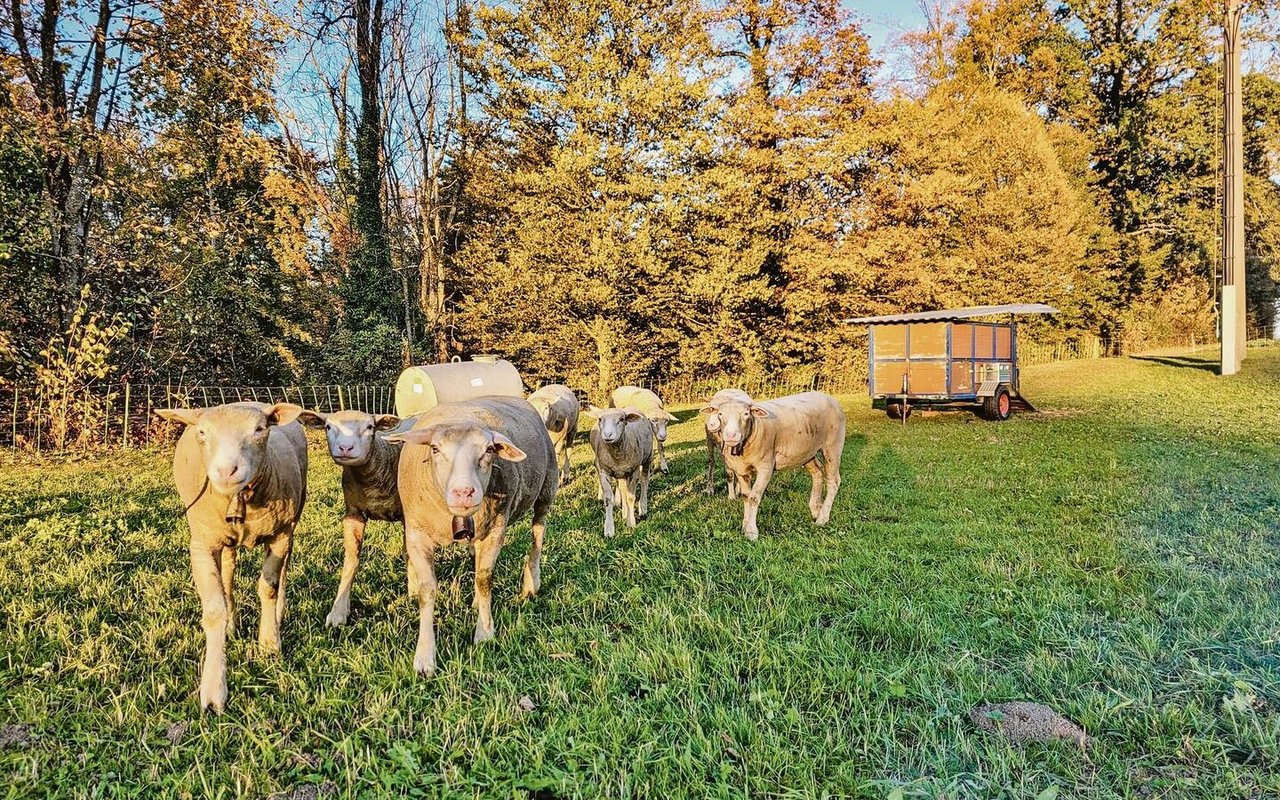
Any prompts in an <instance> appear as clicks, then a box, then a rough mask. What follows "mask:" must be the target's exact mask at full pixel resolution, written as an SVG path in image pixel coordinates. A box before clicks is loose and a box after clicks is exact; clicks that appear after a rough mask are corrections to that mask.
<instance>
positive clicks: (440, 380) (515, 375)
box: [396, 358, 524, 417]
mask: <svg viewBox="0 0 1280 800" xmlns="http://www.w3.org/2000/svg"><path fill="white" fill-rule="evenodd" d="M489 394H498V395H506V396H507V397H524V382H523V381H521V380H520V373H519V372H517V371H516V368H515V365H514V364H512V363H511V362H510V361H505V360H503V359H500V358H499V359H494V360H493V361H492V362H487V361H451V362H449V363H448V364H424V365H423V366H420V367H409V368H408V369H406V370H405V371H404V372H401V373H400V378H399V379H398V380H397V381H396V414H397V415H398V416H401V417H407V416H410V415H412V414H421V413H422V412H424V411H429V410H431V409H433V408H435V407H436V406H438V405H440V404H441V403H452V402H456V401H458V400H470V399H471V398H473V397H483V396H484V395H489Z"/></svg>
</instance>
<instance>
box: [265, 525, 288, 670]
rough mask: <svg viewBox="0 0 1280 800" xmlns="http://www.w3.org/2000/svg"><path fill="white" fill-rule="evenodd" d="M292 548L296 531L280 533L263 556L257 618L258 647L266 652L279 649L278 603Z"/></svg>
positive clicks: (269, 543) (281, 599) (280, 598)
mask: <svg viewBox="0 0 1280 800" xmlns="http://www.w3.org/2000/svg"><path fill="white" fill-rule="evenodd" d="M292 549H293V532H292V531H287V532H285V533H281V534H278V535H277V536H276V537H275V538H274V539H272V540H271V541H270V542H268V543H267V545H266V551H267V552H266V555H265V556H264V557H263V559H262V574H261V575H260V576H258V599H259V600H260V601H261V602H262V613H261V614H260V615H259V617H258V647H260V648H262V651H263V652H266V653H278V652H280V613H279V608H278V606H277V604H278V603H281V601H283V599H284V598H283V596H282V595H281V591H280V590H281V589H282V588H283V580H282V577H283V575H284V570H285V566H286V564H288V561H289V551H290V550H292Z"/></svg>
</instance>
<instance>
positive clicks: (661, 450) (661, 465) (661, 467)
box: [654, 437, 667, 474]
mask: <svg viewBox="0 0 1280 800" xmlns="http://www.w3.org/2000/svg"><path fill="white" fill-rule="evenodd" d="M654 438H655V439H657V437H654ZM657 441H658V471H659V472H661V473H663V474H665V473H666V471H667V448H666V446H665V445H664V444H663V443H662V440H661V439H657Z"/></svg>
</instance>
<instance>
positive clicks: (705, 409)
mask: <svg viewBox="0 0 1280 800" xmlns="http://www.w3.org/2000/svg"><path fill="white" fill-rule="evenodd" d="M719 410H720V407H719V406H711V405H706V406H703V407H702V408H700V409H698V413H699V414H714V413H716V412H717V411H719Z"/></svg>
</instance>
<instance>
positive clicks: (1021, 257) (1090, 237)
mask: <svg viewBox="0 0 1280 800" xmlns="http://www.w3.org/2000/svg"><path fill="white" fill-rule="evenodd" d="M867 128H868V130H869V131H870V132H871V133H870V139H869V141H868V145H867V146H868V151H867V158H868V159H869V160H872V161H874V162H875V163H876V164H877V167H876V168H875V169H874V170H873V171H872V176H871V178H870V180H869V181H868V182H867V184H866V188H865V198H864V205H863V209H864V212H865V216H864V218H863V220H862V225H861V230H860V231H859V232H858V233H857V234H855V235H854V236H853V237H851V238H852V241H853V247H851V248H849V252H848V253H847V255H846V256H845V257H844V258H843V259H839V260H833V261H832V262H831V263H829V264H828V266H829V267H830V269H829V273H830V278H829V288H828V290H827V294H831V295H835V296H839V294H840V292H839V291H838V290H839V289H840V288H841V286H842V285H843V287H844V292H845V293H850V292H851V293H852V295H853V298H854V300H855V302H850V301H849V300H846V301H845V306H846V308H853V307H857V306H858V305H860V304H865V305H864V307H870V308H871V309H872V310H875V311H877V312H892V311H900V310H923V309H929V308H952V307H957V306H969V305H988V304H1000V303H1012V302H1023V301H1027V300H1034V301H1039V302H1047V303H1051V304H1053V305H1055V306H1057V307H1058V308H1060V309H1062V311H1063V312H1064V314H1063V319H1062V320H1061V322H1062V323H1065V325H1066V327H1069V328H1077V329H1078V328H1088V327H1093V326H1094V325H1096V324H1097V321H1098V320H1099V319H1100V318H1102V317H1104V316H1105V311H1106V308H1105V306H1106V303H1107V301H1108V299H1109V293H1110V280H1109V278H1110V276H1108V275H1107V274H1106V272H1105V267H1104V265H1102V264H1099V263H1097V258H1096V254H1097V253H1098V252H1099V247H1098V245H1099V240H1100V239H1102V238H1103V237H1105V236H1106V230H1107V229H1106V223H1105V219H1104V218H1103V217H1102V216H1101V215H1100V214H1099V213H1098V212H1097V210H1096V208H1095V207H1094V206H1093V204H1092V202H1091V198H1090V197H1089V196H1088V195H1087V193H1085V192H1083V191H1081V189H1080V187H1079V186H1077V185H1076V184H1075V183H1073V181H1072V179H1071V177H1070V175H1069V174H1068V173H1067V172H1066V171H1065V170H1064V169H1063V168H1062V167H1061V165H1060V164H1059V161H1058V157H1057V153H1056V152H1055V149H1054V143H1053V140H1052V138H1051V136H1050V133H1049V128H1048V126H1047V125H1046V123H1044V122H1043V121H1042V120H1041V119H1039V118H1038V117H1037V116H1036V115H1035V114H1033V113H1031V112H1029V111H1027V110H1026V109H1025V108H1024V107H1023V106H1022V104H1021V103H1020V102H1019V101H1018V100H1017V99H1016V98H1014V97H1012V96H1010V95H1008V94H1006V93H1004V92H1001V91H1000V90H998V89H994V88H992V87H990V86H986V87H983V86H978V87H970V86H965V85H961V84H959V83H943V84H940V85H939V86H938V87H936V88H935V89H934V90H933V91H931V92H930V93H929V95H928V96H927V97H925V98H924V99H922V100H919V101H917V100H911V99H908V98H898V99H896V100H894V101H893V102H891V103H889V104H888V105H887V106H885V107H884V108H883V109H880V110H878V111H877V112H876V113H875V114H874V116H873V118H872V119H870V120H869V122H868V126H867Z"/></svg>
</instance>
